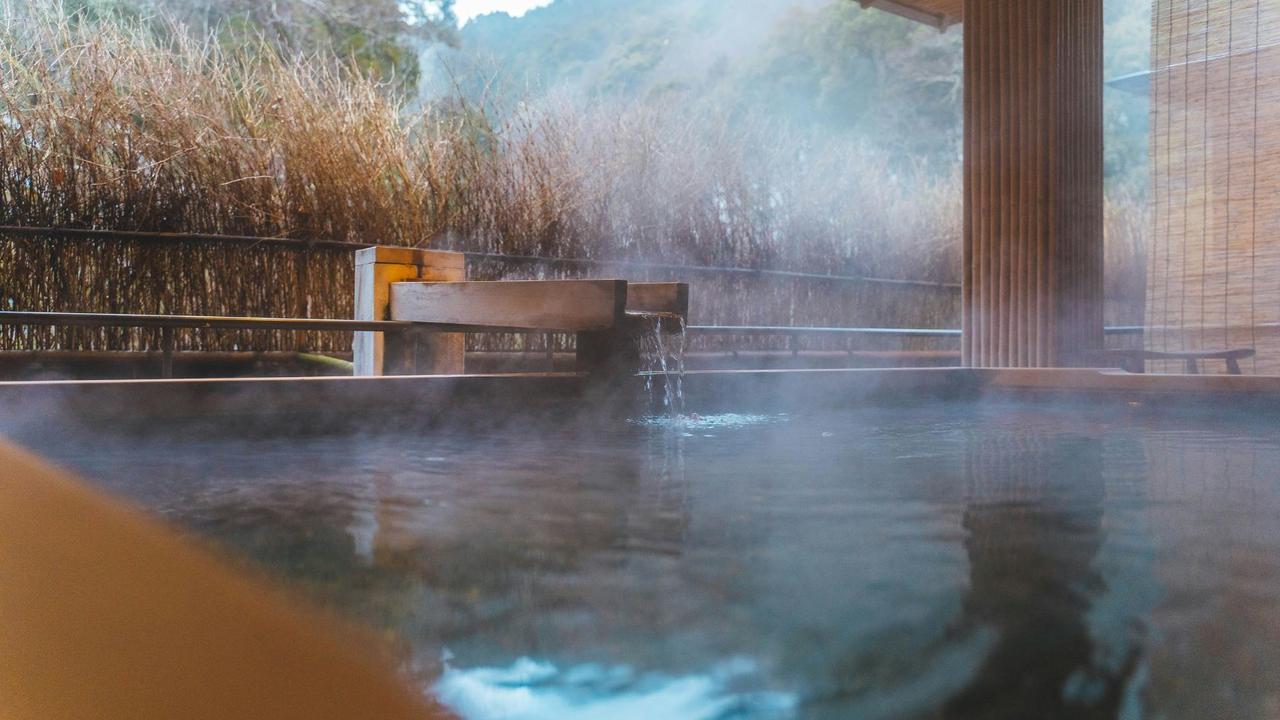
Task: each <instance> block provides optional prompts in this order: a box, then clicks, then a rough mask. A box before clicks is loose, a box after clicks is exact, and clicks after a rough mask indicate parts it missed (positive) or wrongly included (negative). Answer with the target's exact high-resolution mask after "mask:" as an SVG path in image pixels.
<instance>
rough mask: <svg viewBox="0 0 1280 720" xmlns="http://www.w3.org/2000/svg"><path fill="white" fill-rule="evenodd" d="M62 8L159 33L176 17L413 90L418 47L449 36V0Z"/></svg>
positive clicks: (78, 4)
mask: <svg viewBox="0 0 1280 720" xmlns="http://www.w3.org/2000/svg"><path fill="white" fill-rule="evenodd" d="M66 9H67V10H68V11H70V13H69V14H70V16H72V17H79V18H80V19H81V20H82V21H88V22H100V21H104V20H115V21H117V22H123V23H130V22H136V21H138V20H142V19H146V18H151V19H153V21H154V24H155V25H156V29H157V31H159V32H161V33H168V32H169V30H170V28H169V27H167V26H168V25H169V24H170V23H171V22H172V21H176V22H178V23H180V24H182V25H184V26H186V28H187V30H188V31H189V32H190V33H191V34H193V35H196V36H198V37H205V36H212V37H216V38H217V39H218V41H219V44H220V45H221V46H222V47H223V48H224V49H226V50H229V51H239V50H240V49H242V48H244V47H245V46H247V45H252V44H255V43H257V42H258V41H259V40H265V41H266V44H267V46H269V47H271V48H273V49H274V50H275V51H277V52H281V53H283V54H285V55H296V56H302V57H307V58H312V59H314V60H315V61H317V62H318V61H320V60H319V59H320V58H337V59H338V60H339V62H340V63H341V64H342V66H344V67H350V68H354V69H356V70H358V71H359V72H362V73H364V74H366V75H367V76H368V77H370V78H372V79H373V80H375V81H377V82H381V83H387V84H390V85H392V86H394V87H396V88H397V89H400V90H404V91H412V90H414V89H416V87H417V84H418V81H419V79H420V76H421V70H420V68H419V65H418V55H419V53H420V51H421V50H422V48H423V47H424V46H425V45H427V44H430V43H435V42H446V43H448V42H453V41H454V39H455V36H454V24H455V19H454V16H453V0H272V2H269V3H268V2H260V1H259V0H71V1H70V2H69V3H67V4H66Z"/></svg>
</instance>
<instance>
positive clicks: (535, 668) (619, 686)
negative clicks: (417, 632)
mask: <svg viewBox="0 0 1280 720" xmlns="http://www.w3.org/2000/svg"><path fill="white" fill-rule="evenodd" d="M755 671H756V665H755V663H754V662H752V661H751V660H749V659H746V658H735V659H732V660H729V661H726V662H723V663H720V664H718V665H716V666H715V667H713V668H711V669H709V670H707V671H706V672H704V673H700V674H694V675H686V676H681V677H670V676H666V675H657V674H654V675H638V674H637V673H636V672H635V671H634V670H633V669H631V668H629V667H626V666H618V667H604V666H601V665H595V664H587V665H577V666H574V667H570V668H567V669H563V670H562V669H560V668H558V667H556V666H555V665H553V664H551V663H549V662H544V661H539V660H534V659H532V658H528V657H523V658H520V659H519V660H517V661H515V662H514V663H512V664H511V665H510V666H509V667H495V668H471V669H460V668H448V669H446V670H445V673H444V675H443V676H442V677H441V678H440V680H439V681H438V682H437V683H436V685H435V687H434V688H433V691H434V694H435V696H436V697H437V699H439V700H440V702H442V703H444V704H445V705H446V706H448V707H449V708H450V709H451V710H453V711H454V712H456V713H458V714H459V715H461V716H462V717H463V718H465V719H466V720H499V719H501V720H542V719H543V718H546V719H547V720H586V719H587V718H609V720H649V719H650V718H688V719H690V720H715V719H716V718H725V717H736V716H742V715H749V716H751V717H767V718H768V717H771V718H790V717H794V715H795V712H794V711H795V708H796V704H797V700H796V697H795V695H793V694H791V693H784V692H751V693H744V692H736V691H734V690H733V689H732V686H733V684H734V681H735V680H740V679H743V678H747V677H749V676H751V675H753V674H754V673H755Z"/></svg>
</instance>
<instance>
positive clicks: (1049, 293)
mask: <svg viewBox="0 0 1280 720" xmlns="http://www.w3.org/2000/svg"><path fill="white" fill-rule="evenodd" d="M964 14H965V17H964V23H965V32H964V64H965V69H964V83H965V98H964V119H965V139H964V143H965V144H964V154H965V159H964V179H965V189H964V196H965V199H964V282H963V288H964V289H963V315H964V341H963V357H964V364H966V365H969V366H980V367H1064V366H1073V365H1083V364H1087V360H1086V358H1087V357H1090V356H1092V355H1093V354H1094V353H1095V352H1096V351H1098V350H1100V349H1102V346H1103V315H1102V310H1103V288H1102V261H1103V253H1102V88H1103V85H1102V83H1103V78H1102V0H1069V1H1066V0H967V2H966V3H965V6H964Z"/></svg>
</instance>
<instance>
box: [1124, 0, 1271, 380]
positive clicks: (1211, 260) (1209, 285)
mask: <svg viewBox="0 0 1280 720" xmlns="http://www.w3.org/2000/svg"><path fill="white" fill-rule="evenodd" d="M1152 23H1153V25H1154V32H1153V35H1152V37H1153V43H1152V66H1153V68H1154V72H1153V74H1152V75H1151V98H1152V103H1151V166H1152V187H1151V191H1152V193H1151V206H1152V211H1153V212H1152V220H1153V228H1152V233H1151V236H1150V237H1151V239H1150V246H1149V248H1148V249H1149V254H1148V262H1149V269H1148V272H1149V276H1148V282H1147V324H1148V326H1149V327H1151V328H1152V330H1151V331H1150V332H1148V334H1147V346H1148V349H1151V350H1160V351H1178V350H1196V349H1223V348H1239V347H1256V348H1257V350H1258V357H1257V358H1256V360H1255V362H1254V365H1253V367H1252V370H1253V371H1254V372H1258V373H1280V123H1277V120H1278V119H1280V0H1154V3H1153V12H1152ZM1268 324H1276V325H1271V326H1270V327H1268ZM1153 369H1154V370H1157V371H1163V370H1169V371H1177V369H1176V368H1175V367H1173V366H1170V367H1168V368H1163V367H1155V368H1153ZM1247 370H1249V367H1248V366H1247V365H1246V371H1247Z"/></svg>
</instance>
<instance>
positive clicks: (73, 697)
mask: <svg viewBox="0 0 1280 720" xmlns="http://www.w3.org/2000/svg"><path fill="white" fill-rule="evenodd" d="M0 528H3V530H2V531H0V568H3V578H4V582H3V583H0V648H4V651H3V652H0V714H2V715H3V716H4V717H5V718H7V719H8V720H44V719H46V718H100V719H101V720H133V719H135V718H184V719H185V720H223V719H225V718H273V719H277V720H289V719H291V718H296V719H297V720H325V719H332V720H338V719H339V718H353V717H368V718H386V719H387V720H409V719H411V718H413V719H418V720H421V719H424V718H432V717H444V713H442V712H438V711H436V710H435V709H433V708H431V707H429V706H428V704H427V703H426V702H425V701H424V699H423V698H422V693H421V691H420V690H417V689H413V688H410V687H408V686H407V685H406V684H405V683H403V682H401V681H399V680H397V677H396V671H395V669H394V667H393V664H392V663H391V662H390V661H389V660H390V658H389V653H388V657H377V656H376V654H375V653H373V652H371V651H370V650H369V648H376V647H378V645H379V641H377V640H375V639H374V638H373V637H372V635H371V634H368V633H365V632H361V631H359V630H356V629H354V628H348V627H345V626H343V625H342V624H341V623H338V622H336V621H335V620H333V619H332V618H330V617H329V616H327V615H326V614H324V613H321V612H318V611H316V610H313V609H311V608H306V607H301V606H299V605H298V604H297V603H296V602H294V601H293V600H291V599H290V598H289V597H288V596H286V594H285V593H283V592H281V591H279V590H278V589H276V588H273V587H269V586H266V585H264V584H262V583H260V582H259V581H257V580H254V579H250V578H248V577H245V576H244V575H242V574H241V573H239V572H237V571H235V570H233V569H232V567H231V566H229V565H228V564H227V563H225V562H223V561H221V560H220V559H218V558H216V557H214V556H212V555H211V554H210V553H209V552H208V551H207V550H205V549H203V548H200V547H197V545H195V544H192V543H190V542H188V541H187V540H185V539H183V538H182V537H180V536H179V535H178V534H177V533H175V532H174V531H173V530H171V529H170V528H168V527H166V526H163V525H161V524H160V523H159V522H158V521H156V520H154V519H152V518H150V517H148V516H146V515H144V514H143V513H141V512H139V511H137V510H134V509H131V508H129V507H126V506H124V505H121V504H119V503H117V502H115V501H113V500H111V499H110V498H108V497H106V496H104V495H102V494H101V493H99V492H97V491H96V490H94V489H92V488H90V487H89V486H88V485H86V484H84V483H83V482H81V481H80V480H79V479H78V478H76V477H74V476H72V475H69V474H67V473H65V472H62V471H60V470H57V469H55V468H53V467H51V466H49V465H48V464H46V463H44V462H43V461H41V460H40V459H38V458H36V457H35V456H33V455H31V454H29V453H27V452H25V451H22V450H19V449H18V448H16V447H13V446H11V445H8V444H7V443H3V442H0Z"/></svg>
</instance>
